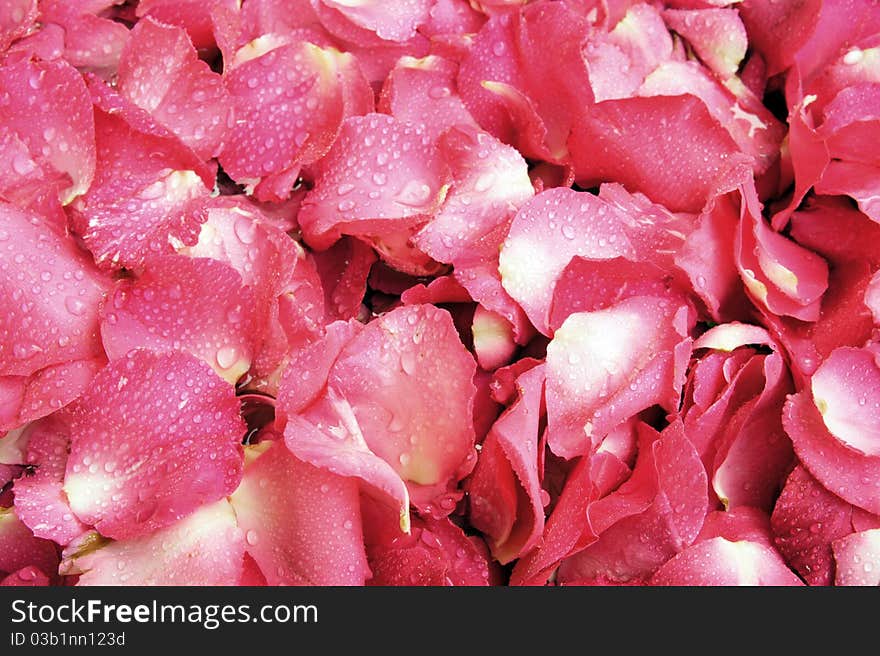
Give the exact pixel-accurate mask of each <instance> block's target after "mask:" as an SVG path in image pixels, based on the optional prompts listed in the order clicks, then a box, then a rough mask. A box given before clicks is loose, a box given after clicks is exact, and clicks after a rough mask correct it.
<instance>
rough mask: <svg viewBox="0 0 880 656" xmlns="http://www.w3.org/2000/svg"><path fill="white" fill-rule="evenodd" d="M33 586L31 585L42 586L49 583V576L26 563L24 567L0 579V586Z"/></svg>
mask: <svg viewBox="0 0 880 656" xmlns="http://www.w3.org/2000/svg"><path fill="white" fill-rule="evenodd" d="M7 585H9V586H15V587H22V586H33V587H42V586H48V585H50V582H49V577H48V576H46V575H45V574H43V572H41V571H40V570H39V569H38V568H36V567H34V566H33V565H28V566H26V567H22V568H21V569H20V570H18V571H17V572H13V573H12V574H10V575H9V576H7V577H6V578H4V579H3V580H2V581H0V586H7Z"/></svg>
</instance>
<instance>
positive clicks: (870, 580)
mask: <svg viewBox="0 0 880 656" xmlns="http://www.w3.org/2000/svg"><path fill="white" fill-rule="evenodd" d="M833 549H834V560H835V562H836V563H837V576H836V577H835V579H834V584H835V585H860V586H872V587H876V586H878V585H880V529H873V530H870V531H862V532H861V533H853V534H852V535H848V536H846V537H843V538H840V539H839V540H836V541H835V542H834V544H833Z"/></svg>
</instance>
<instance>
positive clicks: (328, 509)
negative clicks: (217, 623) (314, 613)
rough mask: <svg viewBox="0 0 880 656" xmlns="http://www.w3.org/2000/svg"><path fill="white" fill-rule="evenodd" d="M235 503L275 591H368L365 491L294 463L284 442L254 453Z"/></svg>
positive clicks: (249, 541) (250, 545)
mask: <svg viewBox="0 0 880 656" xmlns="http://www.w3.org/2000/svg"><path fill="white" fill-rule="evenodd" d="M245 460H246V462H247V464H246V465H245V470H244V477H243V478H242V481H241V485H239V487H238V489H237V490H236V491H235V492H234V493H233V494H232V497H231V498H230V501H231V503H232V507H233V509H234V510H235V516H236V519H237V522H238V525H239V527H240V528H241V530H242V531H244V538H245V543H246V547H245V548H246V549H247V552H248V553H249V554H250V555H251V556H252V557H253V559H254V560H255V561H256V563H257V564H258V565H259V567H260V570H261V571H262V572H263V574H264V575H265V577H266V582H267V584H268V585H363V583H364V580H365V578H366V577H367V576H368V575H369V569H368V567H367V561H366V554H365V553H364V545H363V536H362V534H361V517H360V504H359V501H358V486H357V483H356V482H355V481H354V480H353V479H350V478H343V477H341V476H337V475H335V474H331V473H329V472H327V471H324V470H321V469H318V468H316V467H314V466H312V465H310V464H308V463H305V462H302V461H301V460H298V459H297V458H296V457H294V456H293V455H292V454H291V453H290V452H289V451H288V450H287V448H286V447H285V446H284V443H283V442H271V443H268V445H267V446H266V447H265V448H264V446H263V444H260V445H258V446H254V447H248V448H247V449H246V452H245Z"/></svg>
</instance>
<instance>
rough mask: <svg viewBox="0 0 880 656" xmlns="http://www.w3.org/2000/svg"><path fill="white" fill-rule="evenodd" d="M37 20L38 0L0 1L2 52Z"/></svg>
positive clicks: (0, 46)
mask: <svg viewBox="0 0 880 656" xmlns="http://www.w3.org/2000/svg"><path fill="white" fill-rule="evenodd" d="M36 20H37V0H3V2H2V3H0V52H5V51H6V49H7V48H8V47H9V45H10V44H11V43H12V42H13V41H15V40H16V39H18V38H20V37H23V36H24V35H25V34H27V33H28V32H29V31H30V30H31V28H33V26H34V23H35V22H36Z"/></svg>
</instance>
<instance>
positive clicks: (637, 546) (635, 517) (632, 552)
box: [559, 422, 706, 582]
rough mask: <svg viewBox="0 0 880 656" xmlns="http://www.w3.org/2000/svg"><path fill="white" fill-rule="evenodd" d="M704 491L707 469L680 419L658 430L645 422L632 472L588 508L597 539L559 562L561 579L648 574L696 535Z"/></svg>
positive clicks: (621, 578)
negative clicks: (607, 494) (620, 484)
mask: <svg viewBox="0 0 880 656" xmlns="http://www.w3.org/2000/svg"><path fill="white" fill-rule="evenodd" d="M705 495H706V473H705V471H704V469H703V466H702V463H701V462H700V459H699V456H698V455H697V452H696V450H694V448H693V446H692V445H691V443H690V442H689V441H688V439H687V437H685V434H684V430H683V427H682V425H681V422H675V423H673V424H671V425H670V426H669V427H668V428H666V429H665V430H664V431H663V433H662V434H659V435H658V434H657V433H656V432H655V431H653V430H652V429H650V428H647V427H644V426H643V428H642V430H641V434H640V453H639V459H638V461H637V462H636V468H635V470H634V471H633V475H632V477H631V478H630V479H629V481H627V482H626V483H624V484H623V485H622V486H621V487H620V488H618V489H617V490H616V491H615V492H612V493H611V495H609V496H608V497H606V498H605V499H603V500H602V501H598V502H595V503H594V504H593V505H592V507H591V508H590V511H589V513H590V514H589V517H590V522H591V526H592V530H593V531H594V532H595V533H597V534H598V535H599V539H598V541H596V542H595V543H594V544H591V545H590V546H588V547H587V548H586V549H584V550H583V551H581V552H580V553H578V554H576V555H575V556H573V557H571V558H569V559H567V560H566V561H564V562H563V564H562V566H561V567H560V570H559V580H560V582H565V581H567V580H580V579H594V578H607V579H609V580H612V581H624V582H625V581H628V580H632V579H639V578H644V577H646V576H649V575H650V574H652V573H653V572H654V571H655V570H656V569H657V568H658V567H659V566H660V565H661V564H663V563H664V562H666V561H667V560H668V559H669V558H670V557H672V556H673V555H675V554H676V553H678V552H680V551H681V550H683V549H684V548H686V547H687V546H688V545H690V544H691V543H692V542H693V541H694V539H695V538H696V537H697V535H698V533H699V531H700V528H701V527H702V525H703V520H704V518H705V516H706V502H705V499H706V496H705ZM606 527H607V528H606Z"/></svg>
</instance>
